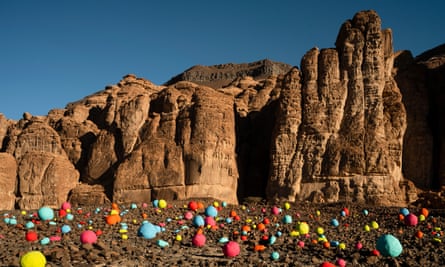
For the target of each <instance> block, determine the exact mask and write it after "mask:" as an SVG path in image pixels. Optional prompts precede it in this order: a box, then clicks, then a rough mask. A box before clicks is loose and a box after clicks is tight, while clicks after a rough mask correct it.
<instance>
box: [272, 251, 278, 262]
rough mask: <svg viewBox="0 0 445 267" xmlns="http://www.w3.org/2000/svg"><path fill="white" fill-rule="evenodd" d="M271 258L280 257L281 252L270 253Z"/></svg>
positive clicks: (276, 258)
mask: <svg viewBox="0 0 445 267" xmlns="http://www.w3.org/2000/svg"><path fill="white" fill-rule="evenodd" d="M270 258H271V259H272V260H274V261H276V260H278V259H280V253H278V252H277V251H274V252H272V253H271V254H270Z"/></svg>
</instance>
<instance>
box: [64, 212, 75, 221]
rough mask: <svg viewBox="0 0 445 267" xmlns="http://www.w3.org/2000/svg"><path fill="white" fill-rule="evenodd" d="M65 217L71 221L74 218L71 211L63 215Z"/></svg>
mask: <svg viewBox="0 0 445 267" xmlns="http://www.w3.org/2000/svg"><path fill="white" fill-rule="evenodd" d="M65 218H66V219H67V220H68V221H72V220H74V215H73V214H71V213H68V214H67V215H66V216H65Z"/></svg>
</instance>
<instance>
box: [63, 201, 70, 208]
mask: <svg viewBox="0 0 445 267" xmlns="http://www.w3.org/2000/svg"><path fill="white" fill-rule="evenodd" d="M68 209H71V203H69V202H63V203H62V210H68Z"/></svg>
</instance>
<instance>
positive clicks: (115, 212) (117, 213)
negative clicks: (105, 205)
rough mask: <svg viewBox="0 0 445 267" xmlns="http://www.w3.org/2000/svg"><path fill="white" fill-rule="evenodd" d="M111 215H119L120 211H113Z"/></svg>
mask: <svg viewBox="0 0 445 267" xmlns="http://www.w3.org/2000/svg"><path fill="white" fill-rule="evenodd" d="M110 215H119V211H118V210H111V211H110Z"/></svg>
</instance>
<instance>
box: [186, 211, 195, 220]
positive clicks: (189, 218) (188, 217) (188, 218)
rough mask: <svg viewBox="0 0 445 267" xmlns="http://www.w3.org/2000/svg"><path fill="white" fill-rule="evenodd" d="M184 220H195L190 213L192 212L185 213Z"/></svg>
mask: <svg viewBox="0 0 445 267" xmlns="http://www.w3.org/2000/svg"><path fill="white" fill-rule="evenodd" d="M184 218H185V219H186V220H191V219H193V213H192V212H190V211H187V212H185V213H184Z"/></svg>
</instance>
